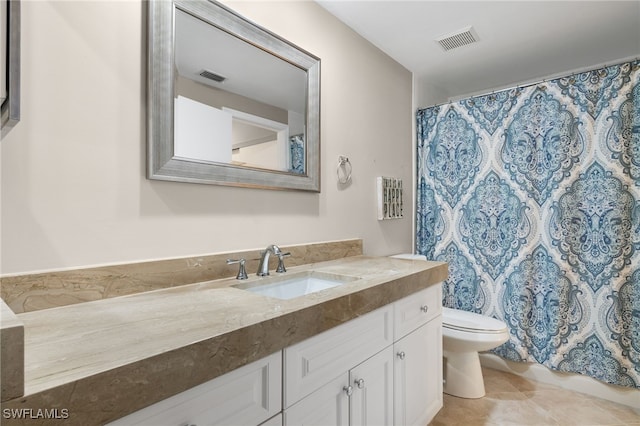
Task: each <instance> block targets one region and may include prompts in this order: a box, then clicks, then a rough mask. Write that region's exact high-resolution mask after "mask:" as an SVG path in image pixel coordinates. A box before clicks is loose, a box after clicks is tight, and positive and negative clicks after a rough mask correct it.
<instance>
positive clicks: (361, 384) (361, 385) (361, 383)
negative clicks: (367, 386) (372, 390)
mask: <svg viewBox="0 0 640 426" xmlns="http://www.w3.org/2000/svg"><path fill="white" fill-rule="evenodd" d="M353 383H354V384H355V385H356V386H358V389H362V388H363V387H364V379H358V380H355V381H354V382H353Z"/></svg>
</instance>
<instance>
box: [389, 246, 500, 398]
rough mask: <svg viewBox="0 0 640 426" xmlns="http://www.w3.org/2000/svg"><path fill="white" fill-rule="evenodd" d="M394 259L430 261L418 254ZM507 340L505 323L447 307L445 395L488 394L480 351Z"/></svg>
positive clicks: (444, 323) (444, 322)
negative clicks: (481, 366) (485, 387)
mask: <svg viewBox="0 0 640 426" xmlns="http://www.w3.org/2000/svg"><path fill="white" fill-rule="evenodd" d="M391 257H395V258H400V259H412V260H426V259H427V258H426V257H425V256H422V255H416V254H398V255H395V256H391ZM507 340H509V329H508V328H507V325H506V324H505V323H504V322H502V321H500V320H497V319H495V318H491V317H489V316H486V315H480V314H476V313H474V312H467V311H462V310H459V309H451V308H447V307H443V308H442V355H443V358H444V371H443V377H444V387H443V391H444V393H446V394H449V395H453V396H457V397H460V398H482V397H483V396H484V395H485V391H484V379H483V377H482V369H481V368H480V357H479V355H478V352H483V351H488V350H490V349H493V348H496V347H498V346H500V345H501V344H503V343H504V342H506V341H507Z"/></svg>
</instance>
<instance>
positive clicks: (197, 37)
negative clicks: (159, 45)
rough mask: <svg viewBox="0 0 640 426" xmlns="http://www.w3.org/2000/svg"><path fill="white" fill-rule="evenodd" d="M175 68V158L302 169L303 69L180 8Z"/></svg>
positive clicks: (291, 169) (270, 167) (283, 169)
mask: <svg viewBox="0 0 640 426" xmlns="http://www.w3.org/2000/svg"><path fill="white" fill-rule="evenodd" d="M247 58H251V60H250V61H249V60H248V59H247ZM175 69H176V71H177V73H176V80H175V97H174V114H175V119H174V150H175V156H176V157H179V158H184V159H189V160H195V161H205V162H216V163H227V164H232V165H236V166H242V167H251V168H260V169H268V170H276V171H282V172H289V173H297V174H304V173H305V139H306V138H305V120H306V90H307V72H306V70H303V69H301V68H299V67H297V66H295V65H292V64H291V63H289V62H287V61H284V60H281V59H280V58H278V57H276V56H274V55H272V54H271V53H268V52H265V51H264V50H262V49H258V48H257V47H255V46H253V45H251V44H250V43H247V42H246V41H244V40H241V39H240V38H237V37H235V36H234V35H231V34H229V33H227V32H225V31H222V30H220V29H218V28H216V27H215V26H213V25H211V24H209V23H207V22H205V21H203V20H201V19H199V18H196V17H194V16H192V15H190V14H188V13H186V12H184V11H182V10H180V9H176V13H175Z"/></svg>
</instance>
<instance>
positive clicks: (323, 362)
mask: <svg viewBox="0 0 640 426" xmlns="http://www.w3.org/2000/svg"><path fill="white" fill-rule="evenodd" d="M441 303H442V297H441V286H440V285H434V286H431V287H429V288H427V289H425V290H422V291H420V292H418V293H416V294H414V295H412V296H409V297H407V298H404V299H401V300H399V301H397V302H395V303H393V304H391V305H388V306H385V307H383V308H380V309H378V310H376V311H373V312H371V313H369V314H367V315H364V316H362V317H361V318H357V319H355V320H352V321H350V322H348V323H346V324H343V325H341V326H338V327H336V328H334V329H331V330H329V331H327V332H325V333H322V334H319V335H317V336H314V337H312V338H310V339H307V340H305V341H303V342H301V343H298V344H297V345H294V346H292V347H289V348H287V349H285V351H284V377H285V379H284V394H285V397H284V402H285V406H284V425H285V426H294V425H296V426H299V425H305V426H311V425H318V426H329V425H352V426H360V425H379V426H384V425H397V426H400V425H416V426H424V425H426V424H427V423H429V421H430V420H431V419H432V418H433V417H434V416H435V414H436V413H437V412H438V410H440V408H441V407H442V321H441V318H442V317H441V314H442V307H441Z"/></svg>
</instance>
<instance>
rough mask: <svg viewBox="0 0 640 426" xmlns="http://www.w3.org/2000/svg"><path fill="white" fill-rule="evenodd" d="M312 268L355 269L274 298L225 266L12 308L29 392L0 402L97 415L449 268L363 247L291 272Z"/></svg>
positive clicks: (126, 408) (122, 409) (212, 372)
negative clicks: (179, 282)
mask: <svg viewBox="0 0 640 426" xmlns="http://www.w3.org/2000/svg"><path fill="white" fill-rule="evenodd" d="M308 270H313V271H322V272H326V273H331V274H340V275H347V276H352V277H358V279H356V280H354V281H350V282H348V283H346V284H343V285H341V286H338V287H334V288H330V289H327V290H323V291H320V292H316V293H312V294H309V295H306V296H301V297H298V298H295V299H290V300H280V299H274V298H270V297H266V296H261V295H258V294H254V293H252V292H249V291H246V290H241V289H238V288H234V287H232V286H233V285H237V284H239V283H240V281H238V280H235V279H234V278H230V279H221V280H215V281H208V282H203V283H198V284H190V285H184V286H179V287H174V288H169V289H163V290H157V291H150V292H145V293H139V294H134V295H129V296H122V297H115V298H111V299H105V300H100V301H95V302H87V303H81V304H77V305H71V306H64V307H60V308H52V309H47V310H42V311H35V312H29V313H24V314H19V315H18V318H19V319H20V321H22V323H23V324H24V333H25V340H24V352H25V371H24V383H25V386H24V391H25V393H24V396H22V397H20V398H16V399H13V400H10V401H6V402H4V403H3V404H2V405H3V408H30V409H52V408H57V409H65V410H68V414H69V417H68V419H66V422H65V424H83V425H88V424H94V423H95V424H101V423H104V422H107V421H110V420H114V419H116V418H119V417H122V416H124V415H126V414H128V413H131V412H133V411H136V410H138V409H140V408H142V407H145V406H147V405H149V404H152V403H154V402H157V401H159V400H162V399H164V398H167V397H169V396H171V395H174V394H176V393H179V392H181V391H183V390H186V389H189V388H191V387H193V386H196V385H198V384H200V383H203V382H205V381H207V380H210V379H212V378H215V377H218V376H220V375H222V374H224V373H226V372H229V371H231V370H233V369H235V368H238V367H240V366H242V365H244V364H247V363H249V362H252V361H254V360H257V359H259V358H262V357H264V356H266V355H269V354H271V353H273V352H276V351H278V350H281V349H283V348H285V347H287V346H290V345H292V344H294V343H297V342H299V341H302V340H304V339H306V338H308V337H311V336H313V335H315V334H318V333H320V332H322V331H325V330H327V329H329V328H331V327H334V326H336V325H339V324H341V323H343V322H346V321H349V320H351V319H353V318H356V317H358V316H360V315H363V314H365V313H367V312H370V311H372V310H374V309H377V308H378V307H381V306H383V305H385V304H388V303H391V302H393V301H395V300H398V299H401V298H403V297H405V296H408V295H410V294H412V293H414V292H416V291H419V290H421V289H423V288H426V287H428V286H430V285H432V284H435V283H438V282H441V281H443V280H444V279H446V277H447V265H446V264H445V263H441V262H430V261H420V260H404V259H394V258H386V257H365V256H355V257H349V258H344V259H340V260H334V261H328V262H321V263H315V264H308V265H302V266H297V267H292V268H290V269H289V271H288V272H287V273H286V274H294V273H295V272H301V271H308ZM273 275H274V273H272V276H273ZM268 279H269V278H262V277H257V276H255V275H251V276H250V277H249V279H248V280H246V281H242V284H243V285H247V284H249V285H251V284H253V283H256V284H258V283H261V282H265V280H268ZM4 421H6V422H7V424H20V423H17V422H14V421H8V420H6V419H4ZM24 424H34V423H29V422H25V423H24Z"/></svg>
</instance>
